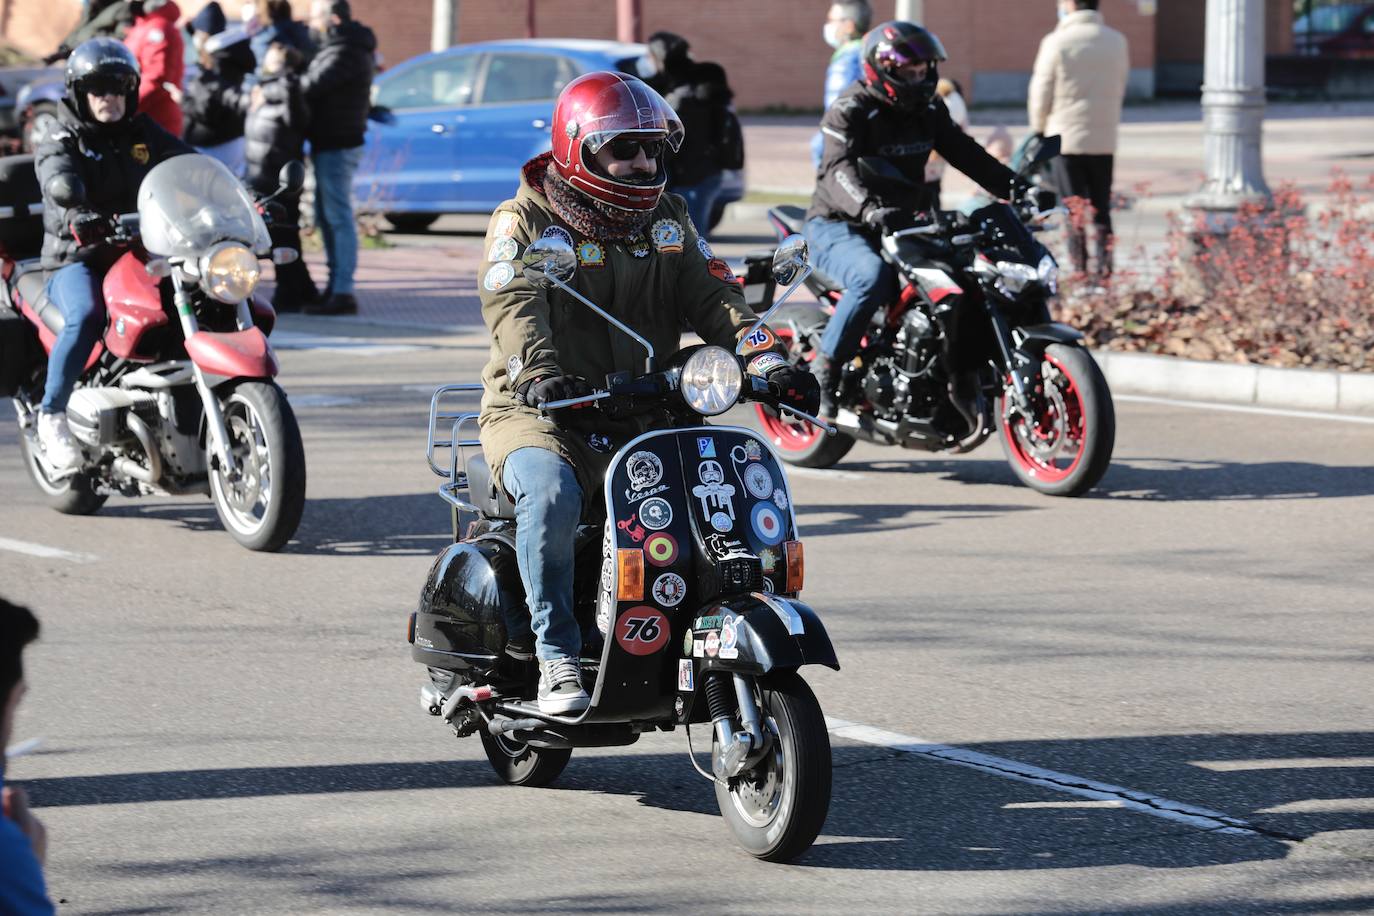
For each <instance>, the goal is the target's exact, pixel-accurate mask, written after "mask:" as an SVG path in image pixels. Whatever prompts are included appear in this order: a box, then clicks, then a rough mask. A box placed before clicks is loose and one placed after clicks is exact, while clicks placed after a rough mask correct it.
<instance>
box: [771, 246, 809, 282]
mask: <svg viewBox="0 0 1374 916" xmlns="http://www.w3.org/2000/svg"><path fill="white" fill-rule="evenodd" d="M806 256H807V248H806V239H804V238H802V237H801V236H800V235H797V234H795V233H794V234H792V235H789V236H788V237H787V238H785V239H783V240H782V244H780V245H779V246H778V250H777V251H776V252H774V253H773V279H774V280H775V281H776V282H777V284H778V285H779V286H788V285H790V284H791V283H792V281H793V280H795V279H797V275H798V274H800V273H801V272H802V271H803V270H805V269H806Z"/></svg>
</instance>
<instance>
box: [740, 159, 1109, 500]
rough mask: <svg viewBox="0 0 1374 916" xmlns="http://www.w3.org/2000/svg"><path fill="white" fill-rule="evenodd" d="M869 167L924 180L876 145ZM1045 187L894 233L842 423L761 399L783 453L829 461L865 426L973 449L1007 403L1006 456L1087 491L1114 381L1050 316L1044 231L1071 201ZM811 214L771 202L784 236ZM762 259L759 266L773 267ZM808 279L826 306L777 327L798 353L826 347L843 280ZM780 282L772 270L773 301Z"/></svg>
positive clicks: (875, 436) (907, 442)
mask: <svg viewBox="0 0 1374 916" xmlns="http://www.w3.org/2000/svg"><path fill="white" fill-rule="evenodd" d="M1058 154H1059V138H1058V137H1050V138H1048V139H1047V140H1046V141H1045V142H1044V144H1043V145H1042V146H1041V148H1040V151H1039V152H1038V154H1037V155H1036V156H1035V157H1034V158H1032V159H1031V160H1029V161H1028V162H1027V163H1026V164H1025V165H1024V166H1023V168H1022V172H1021V174H1023V175H1025V174H1028V173H1030V172H1031V171H1033V170H1036V169H1038V168H1039V167H1041V166H1042V165H1043V164H1044V163H1045V162H1046V161H1047V160H1048V159H1050V158H1053V157H1054V156H1057V155H1058ZM859 168H860V170H861V171H862V172H863V173H864V176H865V178H866V179H867V180H868V181H869V182H871V184H872V185H873V186H874V187H878V188H882V187H884V186H886V187H889V188H891V189H893V190H894V191H896V192H898V193H905V194H910V193H911V192H912V190H913V186H912V185H911V184H910V183H909V182H908V181H907V180H906V179H905V178H904V177H903V176H902V175H901V174H900V173H899V172H898V171H897V170H896V169H895V168H894V167H893V166H892V165H891V164H890V163H888V162H887V161H886V160H884V159H877V158H864V159H862V160H860V162H859ZM1037 197H1039V198H1040V201H1039V202H1037V203H1035V204H1031V205H1024V206H1020V207H1014V206H1013V205H1011V204H1008V203H1001V202H994V203H990V204H988V205H987V206H984V207H982V208H980V209H978V210H975V211H974V212H972V213H970V214H967V215H965V214H963V213H960V212H957V211H939V212H936V213H934V214H932V215H931V216H932V218H931V220H930V221H929V222H926V223H924V224H920V225H913V226H912V227H911V228H908V229H902V230H898V231H895V232H891V233H888V234H885V235H884V236H883V237H882V242H881V255H882V258H883V260H885V261H887V262H888V263H889V264H891V265H892V266H893V267H894V268H895V269H896V271H897V273H898V277H899V285H900V288H901V293H900V295H899V297H898V299H897V301H896V302H893V303H891V304H890V305H888V306H887V307H885V308H883V309H879V310H878V312H877V314H876V315H875V316H874V318H873V323H872V325H871V326H870V328H869V329H868V333H867V335H866V336H865V337H864V339H863V341H862V343H861V345H860V348H859V352H858V354H857V355H856V356H855V358H854V359H853V360H852V361H850V362H849V363H848V364H846V365H845V366H844V368H843V374H842V380H841V383H840V389H839V404H840V411H839V414H838V416H837V417H836V420H835V424H836V425H837V426H838V427H839V429H840V433H839V435H837V436H833V437H828V436H825V435H823V434H822V431H821V430H818V429H816V428H814V427H812V426H810V425H809V424H807V423H805V422H802V421H798V420H795V419H793V418H789V417H785V416H782V415H780V414H779V413H778V412H776V411H774V410H772V409H771V408H769V407H767V406H766V405H759V406H758V412H759V419H760V421H761V423H762V426H763V429H764V431H765V432H766V433H767V435H768V437H769V439H770V440H771V441H772V443H773V445H774V446H775V447H776V448H777V450H778V453H779V455H781V457H782V459H783V460H784V461H788V462H790V463H792V464H798V465H803V466H806V467H829V466H831V465H833V464H835V463H836V462H837V461H839V460H840V459H841V458H843V457H844V456H845V454H847V453H848V452H849V450H850V449H851V448H852V447H853V446H854V442H855V441H856V440H857V439H864V440H867V441H870V442H878V443H881V444H883V445H899V446H902V447H905V448H912V449H921V450H924V451H932V452H942V451H943V452H967V451H970V450H972V449H974V448H976V447H977V446H979V445H981V444H982V443H983V442H984V441H985V440H986V439H987V438H988V436H989V435H991V433H992V427H993V422H992V418H991V416H990V415H991V414H993V413H995V415H996V424H997V426H998V428H999V429H1000V430H1001V434H1002V436H1001V438H1002V445H1003V448H1004V450H1005V451H1006V455H1007V459H1008V461H1009V462H1010V464H1011V467H1012V469H1013V470H1014V471H1015V472H1016V475H1017V477H1019V478H1020V479H1021V481H1022V482H1023V483H1024V484H1026V485H1027V486H1029V487H1031V488H1033V489H1035V490H1038V491H1040V492H1041V493H1047V494H1049V495H1052V496H1078V495H1079V494H1082V493H1085V492H1087V491H1088V490H1089V489H1091V488H1092V487H1093V486H1094V485H1095V484H1096V483H1097V482H1098V481H1099V480H1100V479H1101V478H1102V475H1103V474H1104V473H1106V470H1107V465H1108V464H1109V463H1110V462H1111V457H1112V447H1113V444H1114V442H1115V438H1116V416H1115V412H1114V409H1113V407H1112V396H1111V391H1110V390H1109V389H1108V387H1107V381H1106V379H1105V378H1104V377H1103V375H1102V371H1101V369H1099V368H1098V366H1097V363H1096V362H1095V361H1094V360H1093V358H1092V355H1091V354H1090V353H1089V352H1088V351H1087V349H1086V348H1085V347H1084V346H1083V343H1082V342H1083V335H1082V334H1081V333H1079V332H1078V331H1076V330H1074V329H1073V328H1070V327H1068V326H1067V325H1064V324H1060V323H1058V322H1054V321H1051V319H1050V310H1049V307H1050V303H1051V302H1052V301H1053V299H1054V297H1055V296H1056V295H1057V294H1058V279H1059V267H1058V265H1057V264H1056V263H1055V260H1054V256H1053V255H1051V254H1050V253H1049V251H1048V250H1047V249H1046V248H1045V246H1044V245H1042V244H1041V243H1040V242H1039V241H1038V240H1037V239H1036V237H1035V233H1036V232H1038V231H1042V230H1044V229H1046V228H1048V225H1047V221H1048V220H1049V219H1050V218H1051V217H1053V216H1055V215H1059V214H1062V213H1064V212H1065V211H1063V210H1062V209H1059V208H1056V207H1054V204H1053V199H1052V197H1048V198H1046V197H1045V196H1044V195H1043V194H1037ZM803 219H804V216H803V211H802V210H801V209H800V208H798V207H778V208H775V209H773V210H770V211H769V220H770V222H771V223H772V224H773V226H774V229H775V231H777V232H778V234H779V236H780V237H781V236H784V235H788V234H791V233H794V232H799V231H800V230H801V225H802V222H803ZM913 222H915V220H914V219H913ZM753 260H754V263H753V264H750V268H751V270H749V271H747V272H746V273H747V275H749V276H750V277H751V278H758V279H766V278H761V277H759V274H760V271H759V270H758V269H757V265H758V264H759V261H758V259H757V258H755V259H753ZM751 285H752V284H751ZM807 286H808V288H809V289H810V290H811V291H812V292H813V293H814V294H815V295H816V298H817V299H818V300H819V302H820V304H819V306H818V307H812V308H807V307H794V308H793V309H792V310H791V312H790V313H789V315H788V316H787V317H788V320H787V322H786V325H785V326H780V327H778V328H777V330H778V333H779V334H781V335H785V336H786V337H787V338H788V340H789V343H790V346H791V348H792V358H793V361H794V362H801V361H803V360H811V359H814V358H815V356H816V354H817V353H818V352H819V348H820V338H821V334H822V332H823V331H824V329H825V324H826V321H827V320H828V319H829V316H830V314H831V313H833V311H834V306H835V303H836V302H838V301H839V298H840V295H841V293H842V292H843V290H842V289H841V288H840V286H839V285H838V284H837V283H835V282H834V281H832V280H831V279H830V278H828V277H826V276H824V275H823V274H821V273H819V272H813V273H812V275H811V276H810V277H809V278H808V280H807ZM770 292H771V288H770V287H768V286H767V284H766V283H765V288H764V291H763V297H762V298H763V304H764V307H766V305H767V298H768V295H769V293H770ZM750 298H751V301H753V300H756V299H758V298H759V296H758V295H757V294H755V295H753V296H751V297H750ZM952 340H957V342H958V344H957V345H958V347H959V348H960V351H961V355H964V356H965V360H964V362H965V363H966V364H972V365H975V366H977V367H978V370H977V373H978V379H977V387H978V389H979V391H978V393H977V398H976V407H971V406H970V405H968V404H967V403H965V404H960V403H957V402H956V401H955V400H954V399H953V398H951V397H950V395H949V382H950V380H951V375H952V373H951V370H950V368H949V364H950V353H951V341H952ZM969 355H972V356H973V358H972V359H969V358H968V356H969Z"/></svg>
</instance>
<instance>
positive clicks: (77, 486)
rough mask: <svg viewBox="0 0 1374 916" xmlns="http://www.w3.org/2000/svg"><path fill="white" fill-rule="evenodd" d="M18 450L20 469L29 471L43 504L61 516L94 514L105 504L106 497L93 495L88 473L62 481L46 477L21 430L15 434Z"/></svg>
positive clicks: (92, 486) (91, 478) (105, 495)
mask: <svg viewBox="0 0 1374 916" xmlns="http://www.w3.org/2000/svg"><path fill="white" fill-rule="evenodd" d="M19 448H20V450H21V451H22V452H23V453H24V468H25V469H26V470H27V471H28V472H29V477H30V478H31V479H32V480H33V482H34V485H35V486H36V487H38V490H39V492H40V493H42V494H43V499H44V501H45V502H46V503H47V504H48V505H49V506H51V507H52V508H53V509H56V510H57V511H58V512H61V513H62V514H63V515H94V514H95V513H96V512H98V511H100V507H101V506H103V505H105V500H106V499H108V498H109V495H108V494H106V493H97V492H96V489H95V478H93V477H92V476H91V475H90V474H83V473H80V472H77V473H76V474H73V475H72V476H70V477H65V478H63V479H62V480H53V479H52V478H50V477H49V476H48V471H47V468H45V467H44V466H43V462H42V461H41V460H40V459H39V457H38V454H37V452H36V451H35V450H34V447H33V443H32V441H31V440H30V438H29V435H28V433H27V432H26V431H24V430H20V431H19Z"/></svg>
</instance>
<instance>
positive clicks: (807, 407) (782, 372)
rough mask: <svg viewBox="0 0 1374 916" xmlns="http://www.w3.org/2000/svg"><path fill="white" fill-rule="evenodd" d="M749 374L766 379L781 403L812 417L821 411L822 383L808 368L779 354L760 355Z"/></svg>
mask: <svg viewBox="0 0 1374 916" xmlns="http://www.w3.org/2000/svg"><path fill="white" fill-rule="evenodd" d="M748 371H749V374H750V375H757V376H759V377H761V378H765V379H767V380H768V388H769V390H770V392H771V393H772V394H773V396H774V397H776V398H777V399H778V401H779V402H780V403H782V404H786V405H787V406H788V407H795V408H796V409H797V410H800V411H802V412H803V413H809V414H811V415H812V416H815V415H816V412H817V411H818V410H820V409H821V386H820V382H818V381H816V377H815V376H814V375H812V374H811V373H810V372H809V371H808V370H806V369H805V368H803V367H801V366H794V365H792V364H791V363H789V362H788V361H787V360H785V359H783V358H782V357H781V356H779V355H777V354H776V353H760V354H759V355H758V356H755V357H754V358H753V359H751V360H750V361H749V367H748Z"/></svg>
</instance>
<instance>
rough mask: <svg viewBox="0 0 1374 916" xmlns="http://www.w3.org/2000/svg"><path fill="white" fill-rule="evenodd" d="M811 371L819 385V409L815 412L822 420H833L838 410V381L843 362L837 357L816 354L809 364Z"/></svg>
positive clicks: (840, 377) (842, 369) (841, 376)
mask: <svg viewBox="0 0 1374 916" xmlns="http://www.w3.org/2000/svg"><path fill="white" fill-rule="evenodd" d="M811 371H812V372H813V373H814V374H815V376H816V381H817V382H818V383H819V384H820V386H821V409H820V413H819V414H817V416H819V417H820V418H821V419H823V420H833V419H835V415H836V414H837V413H839V410H840V381H841V380H842V378H843V373H844V363H842V362H840V361H839V360H837V359H829V358H827V357H825V356H817V357H816V361H815V362H814V363H812V364H811Z"/></svg>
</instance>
